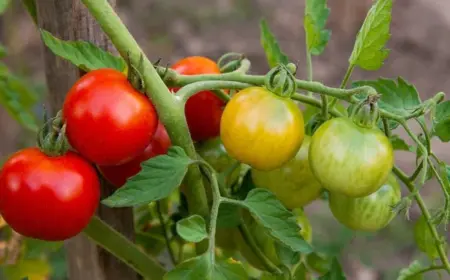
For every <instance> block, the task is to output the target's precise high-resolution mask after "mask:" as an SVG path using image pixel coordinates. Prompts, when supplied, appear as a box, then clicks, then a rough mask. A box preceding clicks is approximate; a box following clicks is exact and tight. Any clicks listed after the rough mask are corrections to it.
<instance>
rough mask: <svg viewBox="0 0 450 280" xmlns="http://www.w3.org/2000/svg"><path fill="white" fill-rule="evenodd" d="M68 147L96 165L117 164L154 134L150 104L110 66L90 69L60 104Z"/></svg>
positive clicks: (139, 150)
mask: <svg viewBox="0 0 450 280" xmlns="http://www.w3.org/2000/svg"><path fill="white" fill-rule="evenodd" d="M63 119H64V121H65V123H66V135H67V138H68V140H69V143H70V144H71V146H72V147H73V148H74V149H76V150H77V151H78V152H79V153H80V154H81V155H83V156H84V157H85V158H87V159H88V160H90V161H92V162H94V163H96V164H99V165H118V164H122V163H125V162H127V161H129V160H131V159H132V158H134V157H136V156H138V155H139V154H141V153H142V152H143V151H144V149H145V148H146V147H147V146H148V144H149V143H150V141H151V139H152V138H153V134H154V133H155V130H156V127H157V124H158V116H157V113H156V110H155V108H154V107H153V105H152V103H151V102H150V101H149V100H148V99H147V98H146V97H145V96H144V95H143V94H141V93H140V92H138V91H137V90H135V89H134V88H133V87H132V85H131V84H130V83H129V82H128V80H127V77H126V76H125V75H124V74H122V73H121V72H119V71H117V70H114V69H99V70H94V71H91V72H89V73H87V74H86V75H84V76H83V77H81V78H80V79H79V80H78V81H77V82H76V83H75V84H74V85H73V87H72V88H71V89H70V91H69V93H68V95H67V97H66V99H65V102H64V106H63Z"/></svg>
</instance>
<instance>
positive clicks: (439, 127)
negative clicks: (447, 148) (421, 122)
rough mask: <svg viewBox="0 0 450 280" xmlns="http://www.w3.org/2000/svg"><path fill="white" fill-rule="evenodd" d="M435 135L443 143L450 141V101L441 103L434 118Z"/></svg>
mask: <svg viewBox="0 0 450 280" xmlns="http://www.w3.org/2000/svg"><path fill="white" fill-rule="evenodd" d="M433 135H435V136H437V137H439V139H441V141H442V142H448V141H450V100H447V101H445V102H442V103H439V104H438V105H437V106H436V113H435V115H434V118H433Z"/></svg>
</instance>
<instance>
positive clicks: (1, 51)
mask: <svg viewBox="0 0 450 280" xmlns="http://www.w3.org/2000/svg"><path fill="white" fill-rule="evenodd" d="M6 53H7V50H6V47H5V46H3V45H2V44H0V58H4V57H5V55H6Z"/></svg>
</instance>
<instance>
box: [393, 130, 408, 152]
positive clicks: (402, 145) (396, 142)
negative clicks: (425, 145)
mask: <svg viewBox="0 0 450 280" xmlns="http://www.w3.org/2000/svg"><path fill="white" fill-rule="evenodd" d="M389 140H390V141H391V143H392V147H393V148H394V150H399V151H409V152H413V147H412V146H410V145H408V144H407V143H406V142H405V140H403V139H402V138H400V136H398V135H396V134H393V135H391V137H390V138H389Z"/></svg>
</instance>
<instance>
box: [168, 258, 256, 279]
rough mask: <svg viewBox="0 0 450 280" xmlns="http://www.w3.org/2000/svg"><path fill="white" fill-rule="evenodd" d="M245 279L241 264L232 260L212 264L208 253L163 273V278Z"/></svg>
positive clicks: (246, 277)
mask: <svg viewBox="0 0 450 280" xmlns="http://www.w3.org/2000/svg"><path fill="white" fill-rule="evenodd" d="M180 279H183V280H199V279H202V280H203V279H204V280H232V279H233V280H234V279H236V280H247V279H248V276H247V273H246V272H245V270H244V268H243V267H242V265H241V264H240V263H238V262H234V261H232V260H227V261H219V262H216V263H215V264H213V263H212V262H211V259H210V256H209V254H208V253H206V254H203V255H200V256H198V257H195V258H192V259H189V260H187V261H185V262H183V263H181V264H179V265H178V266H177V267H175V269H173V270H171V271H169V272H168V273H166V275H164V280H180Z"/></svg>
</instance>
